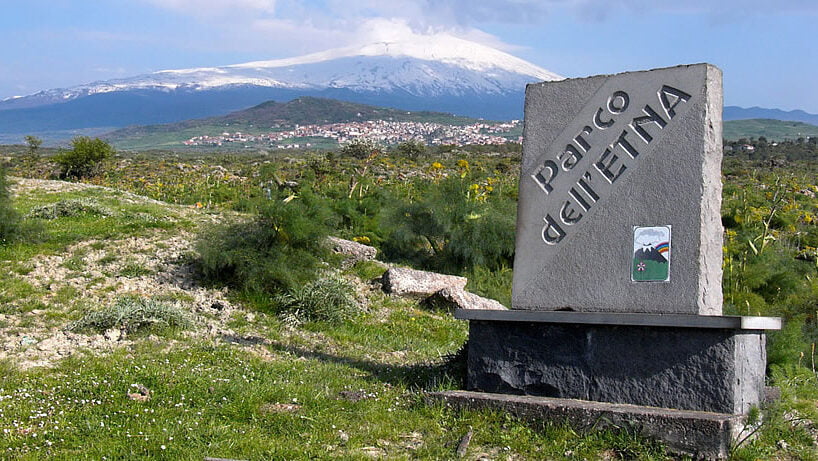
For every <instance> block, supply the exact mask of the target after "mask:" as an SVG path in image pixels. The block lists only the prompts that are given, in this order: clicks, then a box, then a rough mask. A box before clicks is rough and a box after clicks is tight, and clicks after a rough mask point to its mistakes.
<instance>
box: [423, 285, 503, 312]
mask: <svg viewBox="0 0 818 461" xmlns="http://www.w3.org/2000/svg"><path fill="white" fill-rule="evenodd" d="M423 304H424V305H425V306H427V307H429V308H431V309H439V310H451V311H453V310H455V309H481V310H502V311H504V310H508V308H507V307H506V306H504V305H502V304H500V302H499V301H495V300H493V299H489V298H484V297H482V296H478V295H476V294H474V293H469V292H468V291H466V290H463V289H462V288H453V287H447V288H443V289H442V290H438V291H437V292H435V294H433V295H432V296H429V297H428V298H426V300H425V301H423Z"/></svg>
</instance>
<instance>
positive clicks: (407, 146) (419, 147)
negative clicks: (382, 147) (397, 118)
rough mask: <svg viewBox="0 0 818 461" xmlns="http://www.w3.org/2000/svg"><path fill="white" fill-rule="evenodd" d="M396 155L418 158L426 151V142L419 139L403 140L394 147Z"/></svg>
mask: <svg viewBox="0 0 818 461" xmlns="http://www.w3.org/2000/svg"><path fill="white" fill-rule="evenodd" d="M395 150H396V152H397V153H398V155H400V156H403V157H408V158H418V157H420V156H421V155H423V154H425V153H426V144H423V143H422V142H420V141H405V142H402V143H400V144H398V147H396V148H395Z"/></svg>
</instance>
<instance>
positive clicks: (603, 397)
mask: <svg viewBox="0 0 818 461" xmlns="http://www.w3.org/2000/svg"><path fill="white" fill-rule="evenodd" d="M764 344H765V336H764V334H763V332H761V331H758V330H729V329H697V328H671V327H646V326H606V325H570V324H549V323H520V322H504V321H497V322H492V321H480V320H472V321H470V322H469V350H468V388H469V389H470V390H477V391H484V392H494V393H507V394H528V395H538V396H544V397H558V398H572V399H582V400H594V401H599V402H612V403H628V404H634V405H647V406H655V407H663V408H675V409H680V410H694V411H711V412H717V413H730V414H744V413H746V412H747V411H748V410H749V409H750V407H751V406H753V405H759V404H760V403H761V402H762V401H763V398H764V368H765V362H766V353H765V348H764Z"/></svg>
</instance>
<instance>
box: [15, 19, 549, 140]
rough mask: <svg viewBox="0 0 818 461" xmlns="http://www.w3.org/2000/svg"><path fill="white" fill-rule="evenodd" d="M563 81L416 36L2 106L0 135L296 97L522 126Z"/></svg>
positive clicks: (472, 47) (484, 50) (457, 43)
mask: <svg viewBox="0 0 818 461" xmlns="http://www.w3.org/2000/svg"><path fill="white" fill-rule="evenodd" d="M560 78H561V77H560V76H559V75H557V74H555V73H553V72H550V71H548V70H546V69H543V68H540V67H538V66H535V65H533V64H531V63H529V62H527V61H524V60H522V59H519V58H517V57H514V56H512V55H510V54H508V53H505V52H503V51H499V50H497V49H494V48H491V47H488V46H485V45H482V44H479V43H475V42H472V41H468V40H464V39H461V38H458V37H455V36H452V35H449V34H444V33H440V34H435V35H413V36H412V37H408V38H404V39H396V40H392V41H382V42H378V43H372V44H368V45H364V46H356V47H346V48H338V49H332V50H328V51H323V52H319V53H313V54H308V55H304V56H299V57H294V58H287V59H278V60H271V61H256V62H248V63H244V64H235V65H229V66H222V67H204V68H193V69H179V70H163V71H159V72H154V73H151V74H146V75H139V76H135V77H130V78H123V79H116V80H108V81H101V82H94V83H90V84H87V85H80V86H76V87H72V88H65V89H53V90H47V91H41V92H39V93H35V94H32V95H29V96H24V97H15V98H10V99H7V100H5V101H2V102H0V131H4V132H24V131H41V130H32V129H33V128H36V124H37V123H45V126H42V127H41V128H42V130H54V129H76V128H85V127H94V126H107V127H117V126H124V125H128V124H145V123H164V122H169V121H177V120H182V119H185V118H193V117H202V116H208V115H217V114H223V113H226V112H229V111H232V110H237V109H242V108H245V107H248V106H251V105H254V104H257V103H260V102H263V101H265V100H269V99H274V100H289V99H292V98H294V97H297V96H325V97H333V98H337V99H345V100H350V101H354V102H361V103H368V104H377V105H382V106H391V107H397V108H401V109H409V110H420V109H424V110H436V111H444V112H452V113H456V114H462V115H470V116H479V117H484V118H492V119H508V118H519V117H521V116H522V100H523V94H524V90H525V85H526V84H527V83H530V82H536V81H543V80H556V79H560ZM21 116H22V117H21ZM32 117H33V119H32ZM4 119H7V120H4ZM29 120H31V122H28V121H29ZM3 122H8V123H5V124H4V123H3ZM4 125H5V126H6V129H5V130H4V129H3V128H2V127H3V126H4ZM10 129H12V130H14V129H16V130H18V131H11V130H10Z"/></svg>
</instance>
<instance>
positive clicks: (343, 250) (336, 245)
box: [327, 237, 378, 264]
mask: <svg viewBox="0 0 818 461" xmlns="http://www.w3.org/2000/svg"><path fill="white" fill-rule="evenodd" d="M327 243H328V244H329V245H330V247H331V248H332V250H333V251H335V252H336V253H340V254H342V255H344V256H346V257H347V259H346V261H347V262H348V263H350V264H354V263H356V262H358V261H369V260H372V259H375V256H377V255H378V249H377V248H375V247H371V246H369V245H364V244H363V243H358V242H354V241H352V240H346V239H342V238H338V237H327Z"/></svg>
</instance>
